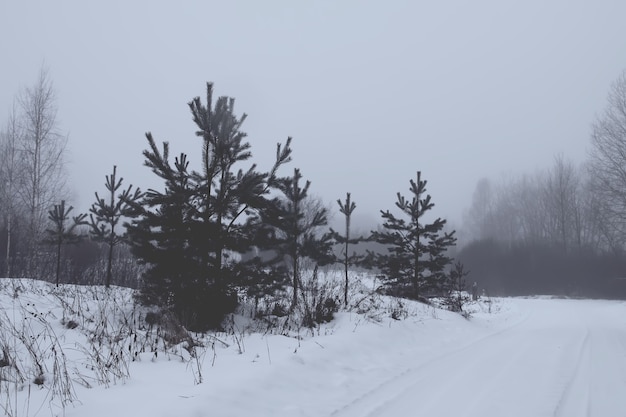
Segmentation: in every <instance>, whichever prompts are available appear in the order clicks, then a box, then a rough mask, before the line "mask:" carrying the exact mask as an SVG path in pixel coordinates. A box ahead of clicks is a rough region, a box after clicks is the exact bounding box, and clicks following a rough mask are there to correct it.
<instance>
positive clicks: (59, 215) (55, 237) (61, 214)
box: [44, 200, 87, 287]
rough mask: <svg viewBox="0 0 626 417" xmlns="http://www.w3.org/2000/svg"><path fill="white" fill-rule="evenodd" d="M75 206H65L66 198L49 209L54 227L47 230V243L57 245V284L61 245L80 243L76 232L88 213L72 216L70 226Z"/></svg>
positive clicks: (45, 240) (49, 217)
mask: <svg viewBox="0 0 626 417" xmlns="http://www.w3.org/2000/svg"><path fill="white" fill-rule="evenodd" d="M73 209H74V207H72V206H69V207H68V208H67V209H66V207H65V200H61V204H55V205H54V208H53V209H52V210H50V211H48V219H49V220H50V221H51V222H52V226H53V227H52V228H49V229H47V230H46V235H47V237H46V239H44V242H45V243H48V244H50V245H54V246H56V286H57V287H58V286H59V276H60V273H61V247H62V246H63V244H67V243H78V241H79V235H77V234H76V233H75V229H76V227H78V226H79V225H82V224H85V218H86V217H87V215H86V214H80V215H78V216H74V217H73V218H72V220H73V222H72V224H70V225H69V226H68V225H67V221H68V220H69V218H70V213H71V212H72V210H73Z"/></svg>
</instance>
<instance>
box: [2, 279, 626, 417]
mask: <svg viewBox="0 0 626 417" xmlns="http://www.w3.org/2000/svg"><path fill="white" fill-rule="evenodd" d="M0 287H1V288H2V291H0V294H1V295H0V303H1V304H0V307H1V309H2V311H1V312H0V313H1V315H0V323H2V329H1V330H2V334H1V337H0V345H1V346H0V348H2V349H8V352H6V353H5V354H4V356H7V355H8V356H10V358H9V359H10V360H9V361H8V362H11V363H12V362H15V361H18V360H21V361H22V362H23V363H22V365H20V366H21V369H26V365H25V363H26V362H28V360H29V359H28V357H29V349H28V348H25V347H23V346H25V345H24V343H26V342H27V341H28V340H35V341H36V343H34V346H37V348H38V349H40V351H41V352H43V353H44V354H43V357H44V358H43V359H44V360H42V367H43V368H44V369H43V374H44V375H43V376H44V378H43V385H36V384H34V383H33V378H34V377H36V376H37V375H35V374H36V373H37V372H36V370H35V371H32V372H33V373H32V374H30V375H25V380H26V382H25V383H22V384H18V383H17V382H15V380H14V379H13V380H11V378H14V376H11V374H10V372H9V370H10V369H12V366H13V365H10V364H7V365H6V366H3V367H0V400H1V401H2V403H1V404H0V405H1V406H2V407H4V409H5V410H8V411H10V412H11V415H16V416H18V415H19V416H35V415H40V416H47V415H51V414H52V415H63V414H64V415H66V416H69V417H74V416H76V417H77V416H92V417H99V416H107V417H108V416H133V417H138V416H150V417H157V416H255V417H258V416H337V417H363V416H400V415H411V416H480V417H489V416H497V417H501V416H525V417H528V416H568V417H571V416H579V415H580V416H582V415H585V416H589V415H591V416H602V417H606V416H624V415H626V303H624V302H620V301H597V300H565V299H550V298H545V297H544V298H529V299H521V298H515V299H494V300H493V303H492V304H491V306H489V305H488V304H486V303H480V304H473V305H472V306H471V309H472V310H473V316H472V318H471V319H470V320H466V319H464V318H463V317H461V316H460V315H458V314H453V313H450V312H447V311H443V310H438V309H434V308H432V307H429V306H425V305H422V304H418V303H410V302H404V307H403V309H404V310H405V312H406V313H407V315H408V316H407V317H406V318H405V319H403V320H394V319H392V318H391V317H390V314H388V312H389V311H390V310H392V309H394V308H395V309H397V307H395V305H394V304H393V303H396V302H395V301H393V300H390V299H383V300H382V301H381V300H379V304H380V305H379V307H381V306H382V309H381V311H380V314H378V315H377V317H376V318H375V319H374V318H372V317H371V316H372V315H371V314H370V317H369V318H368V317H366V316H365V315H362V314H357V313H354V312H353V313H349V312H343V313H339V314H338V315H337V318H336V320H334V321H333V322H331V323H328V324H326V325H321V326H320V327H319V328H318V329H316V330H315V331H310V330H304V329H301V330H300V334H299V337H295V336H298V334H297V333H293V332H292V334H291V335H290V336H283V335H277V334H273V333H272V332H269V333H266V334H262V333H250V332H248V331H245V330H244V329H243V327H241V326H242V325H241V326H235V331H234V332H230V333H221V334H214V335H211V336H210V337H205V338H204V343H205V347H206V349H198V352H199V354H198V355H197V357H196V358H190V357H189V353H188V352H187V350H185V349H184V343H182V344H178V345H174V346H169V347H167V348H166V347H162V348H161V347H159V346H154V344H155V343H162V341H158V338H155V337H153V336H151V335H150V332H151V331H153V330H154V329H152V328H149V327H145V326H141V325H138V324H137V321H138V320H141V319H142V314H143V313H142V312H141V311H136V310H134V309H133V308H132V306H131V303H130V300H131V293H130V291H128V290H125V289H119V288H115V289H112V291H111V292H109V293H107V292H106V291H104V289H102V288H100V289H98V288H81V287H72V286H66V287H63V288H62V289H61V290H56V289H54V287H52V286H50V285H49V284H44V283H40V282H37V281H30V280H28V281H20V283H19V285H18V286H17V289H16V286H15V283H14V282H13V281H9V280H0ZM77 300H78V301H77ZM489 310H491V311H489ZM111 312H113V313H111ZM105 314H106V317H105ZM7 321H8V322H9V323H8V324H7ZM71 321H73V323H71V324H70V322H71ZM131 322H133V323H131ZM124 323H126V324H124ZM74 325H76V326H74ZM125 326H126V327H125ZM132 326H137V330H136V331H135V332H130V333H129V332H128V330H127V329H128V328H130V327H132ZM103 329H106V331H103ZM11 332H14V333H16V334H15V335H13V336H11ZM19 332H22V334H20V333H19ZM104 334H107V335H113V336H112V337H110V338H107V337H104V336H102V335H104ZM16 337H17V338H18V339H19V338H24V341H25V342H24V343H22V344H21V345H20V343H16V341H15V338H16ZM99 339H100V340H99ZM155 341H156V342H155ZM20 346H22V347H20ZM118 348H119V350H120V351H119V352H118V351H117V349H118ZM11 349H14V350H13V351H11ZM31 349H32V347H31ZM61 349H62V350H63V351H64V355H65V357H64V359H65V361H66V365H65V368H64V369H66V370H67V373H68V375H69V377H70V380H71V381H72V383H71V387H70V388H71V389H72V392H73V398H75V399H74V400H73V401H72V402H67V403H66V405H65V409H63V407H62V406H61V400H62V398H63V397H62V395H61V393H62V390H61V389H59V384H60V383H59V382H58V381H59V379H58V378H55V372H58V369H59V363H60V362H61V361H60V360H59V359H58V358H59V354H58V351H59V350H61ZM95 351H98V353H95ZM155 351H156V352H157V353H156V354H155V353H154V352H155ZM20 358H21V359H20ZM55 358H57V359H55ZM116 358H117V359H116ZM0 359H2V358H0ZM102 363H106V364H107V365H108V368H107V367H106V366H105V367H104V368H101V367H100V365H101V364H102ZM55 364H56V365H55ZM55 366H56V368H55ZM101 369H104V371H103V370H101ZM106 372H109V373H108V374H105V373H106ZM23 373H26V371H23ZM200 379H201V380H202V383H197V382H198V381H199V380H200ZM55 381H56V382H55ZM98 382H100V383H102V382H104V385H100V384H99V383H98ZM55 383H56V386H54V384H55ZM87 386H89V387H90V388H88V387H87ZM13 387H18V388H19V391H18V392H17V393H16V392H14V391H13V390H12V389H13ZM61 388H63V386H61ZM55 390H56V391H55ZM55 392H56V393H57V394H56V395H55V394H54V393H55ZM7 413H8V412H7Z"/></svg>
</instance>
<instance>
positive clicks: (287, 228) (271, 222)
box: [261, 168, 334, 310]
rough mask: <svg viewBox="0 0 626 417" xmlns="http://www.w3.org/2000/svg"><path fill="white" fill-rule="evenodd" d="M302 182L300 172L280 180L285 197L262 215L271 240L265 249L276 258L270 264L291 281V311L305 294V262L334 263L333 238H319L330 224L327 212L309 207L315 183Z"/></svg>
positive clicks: (280, 189) (278, 180)
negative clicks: (303, 289)
mask: <svg viewBox="0 0 626 417" xmlns="http://www.w3.org/2000/svg"><path fill="white" fill-rule="evenodd" d="M301 180H302V174H301V173H300V170H299V169H297V168H296V169H294V174H293V176H292V177H283V178H278V179H277V180H276V182H275V187H276V188H277V189H278V190H279V191H280V192H281V193H282V197H276V198H274V199H273V200H272V202H271V204H269V205H268V207H267V208H266V209H265V210H263V211H262V212H261V220H262V223H263V225H264V226H265V227H266V232H267V236H268V238H267V239H266V241H265V242H264V245H265V248H267V249H271V250H272V251H273V252H274V255H275V256H274V257H273V258H272V259H271V260H270V261H269V264H271V265H273V267H274V269H275V273H276V274H278V275H281V276H282V277H284V278H285V281H291V286H292V288H293V295H292V297H293V298H292V302H291V310H293V309H294V308H295V307H296V306H297V304H298V292H300V291H301V290H302V289H301V272H302V270H301V269H302V261H303V259H305V258H309V259H311V260H313V261H314V262H316V263H317V264H319V265H325V264H329V263H331V262H334V257H333V255H332V253H331V248H332V239H331V235H330V234H324V235H323V236H318V234H317V231H318V229H319V228H320V227H322V226H325V225H326V224H327V223H328V219H327V212H326V209H324V208H319V207H315V206H314V205H310V204H307V197H308V190H309V187H310V185H311V182H310V181H306V183H305V184H304V186H301V183H300V181H301Z"/></svg>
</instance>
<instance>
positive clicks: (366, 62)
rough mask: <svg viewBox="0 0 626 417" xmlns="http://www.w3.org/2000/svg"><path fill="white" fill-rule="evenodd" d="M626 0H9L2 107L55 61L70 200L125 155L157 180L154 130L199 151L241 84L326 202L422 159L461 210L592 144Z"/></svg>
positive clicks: (420, 166)
mask: <svg viewBox="0 0 626 417" xmlns="http://www.w3.org/2000/svg"><path fill="white" fill-rule="evenodd" d="M624 16H626V2H625V1H621V0H614V1H610V0H599V1H598V0H594V1H591V0H589V1H575V0H569V1H546V0H537V1H535V0H530V1H529V0H525V1H504V0H494V1H430V2H426V1H415V0H412V1H386V2H383V1H336V0H332V1H310V2H304V1H297V2H296V1H220V2H217V1H195V2H192V1H186V2H185V1H176V2H173V1H172V2H156V1H143V2H140V1H106V2H86V1H74V2H70V1H40V2H35V1H28V0H23V1H9V0H1V1H0V56H1V61H0V62H1V65H0V75H1V76H0V123H2V124H4V122H5V121H6V115H7V114H8V112H9V109H10V106H11V102H12V100H13V97H14V95H15V94H16V93H18V92H19V90H20V89H21V88H23V87H25V86H29V85H32V84H33V83H34V82H35V81H36V79H37V74H38V71H39V69H40V68H41V66H42V63H44V62H45V65H46V66H47V67H48V68H49V70H50V74H51V77H52V79H53V81H54V84H55V87H56V90H57V93H58V108H59V113H58V117H59V122H60V127H61V129H62V130H63V131H64V132H67V133H69V149H68V150H69V153H68V158H69V164H68V170H69V173H70V178H71V184H72V188H73V190H74V192H75V195H74V205H75V206H77V207H78V208H79V209H80V210H85V211H86V210H87V208H88V206H89V205H90V204H91V202H92V201H93V192H94V191H100V192H103V191H104V177H105V175H107V174H109V173H110V171H111V169H112V166H113V165H114V164H116V165H118V172H119V173H120V174H121V175H122V176H124V178H125V182H126V184H128V183H130V182H132V183H133V184H135V185H138V186H141V187H142V188H147V187H150V186H154V185H155V182H154V178H153V174H152V173H151V172H150V171H149V170H148V169H147V168H145V167H143V166H142V163H143V158H142V156H141V151H142V150H143V149H145V147H146V144H147V142H146V140H145V136H144V134H145V132H147V131H151V132H152V133H153V134H154V136H155V138H156V139H157V140H158V141H165V140H166V141H169V142H170V144H171V147H172V151H171V152H172V153H173V154H178V153H180V152H186V153H188V154H189V157H190V159H191V160H192V164H193V163H194V162H195V163H197V162H199V160H200V142H199V139H198V138H196V137H195V136H194V131H195V130H194V125H193V122H192V121H191V116H190V113H189V110H188V107H187V102H188V101H189V100H191V99H192V98H193V97H195V96H204V93H205V83H206V82H207V81H212V82H214V84H215V92H216V94H217V95H228V96H231V97H235V98H236V110H237V111H238V113H243V112H245V113H247V114H248V119H247V121H246V123H245V124H244V129H243V130H245V131H246V132H247V133H248V139H249V142H250V144H251V145H252V150H253V153H254V155H255V161H256V162H257V163H258V164H259V167H260V168H261V169H264V170H266V169H269V167H270V166H271V163H272V158H273V156H274V153H275V147H276V143H277V142H279V141H280V142H282V141H284V140H285V139H286V138H287V136H293V138H294V139H293V141H294V142H293V148H294V154H293V156H294V160H293V162H292V163H291V165H290V166H289V167H287V169H285V170H284V171H283V173H284V174H289V173H291V172H292V170H293V168H294V167H299V168H301V170H302V173H303V175H304V177H305V178H307V179H309V180H311V182H312V186H311V192H312V193H314V194H317V195H319V196H321V197H322V198H323V199H324V200H326V201H327V202H328V204H331V203H332V204H333V208H335V207H336V205H334V201H335V200H336V199H337V198H343V197H344V196H345V193H346V192H347V191H349V192H351V193H352V195H353V199H354V200H355V201H356V203H357V206H358V207H357V209H356V211H355V213H354V214H355V215H356V216H357V218H360V219H361V220H366V219H368V218H369V219H371V220H372V221H374V220H375V221H378V220H379V210H380V209H388V208H389V209H391V208H393V204H394V202H395V194H396V192H398V191H401V192H403V193H405V194H406V192H407V191H408V187H409V183H408V182H409V179H411V178H414V177H415V173H416V171H417V170H421V171H422V175H423V178H425V179H426V180H428V185H429V186H428V188H429V189H428V191H429V193H430V194H431V195H432V197H433V201H434V203H435V204H436V207H435V211H436V214H437V215H439V216H442V217H448V218H449V219H450V220H451V221H452V222H453V223H454V224H456V225H459V224H460V221H461V214H462V212H463V210H464V209H465V208H466V207H468V205H469V203H470V199H471V195H472V192H473V190H474V186H475V184H476V182H477V181H478V180H479V179H480V178H482V177H490V178H497V177H498V176H501V175H505V174H512V175H515V174H519V173H523V172H532V171H535V170H539V169H544V168H547V167H548V166H549V165H550V164H551V163H552V160H553V157H554V155H555V154H559V153H562V154H563V155H564V156H566V157H568V158H570V159H572V160H573V161H575V162H580V161H582V160H583V159H584V158H585V155H586V152H587V148H588V143H589V133H590V124H591V123H592V122H593V120H594V118H595V115H596V114H598V113H600V112H601V111H602V109H603V108H604V105H605V101H606V95H607V91H608V88H609V85H610V83H611V82H612V81H613V80H614V79H615V78H616V77H617V76H618V75H619V74H620V72H621V71H622V70H623V69H624V68H626V25H625V24H624Z"/></svg>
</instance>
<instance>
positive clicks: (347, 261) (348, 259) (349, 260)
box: [331, 193, 363, 306]
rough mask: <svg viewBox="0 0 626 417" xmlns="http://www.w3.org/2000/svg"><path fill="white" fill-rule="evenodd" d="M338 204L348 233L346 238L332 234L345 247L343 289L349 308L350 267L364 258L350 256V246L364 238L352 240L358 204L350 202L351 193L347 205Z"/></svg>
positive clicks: (355, 255)
mask: <svg viewBox="0 0 626 417" xmlns="http://www.w3.org/2000/svg"><path fill="white" fill-rule="evenodd" d="M337 204H338V205H339V212H340V213H342V214H343V215H344V216H345V218H346V233H345V236H342V235H340V234H339V233H337V232H335V231H334V230H332V229H331V233H332V235H333V238H334V239H335V241H336V242H337V243H339V244H341V245H343V246H344V249H343V260H342V262H343V266H344V272H345V284H344V288H343V298H344V303H345V305H346V306H347V305H348V286H349V280H348V270H349V267H350V265H352V264H355V263H358V262H360V260H361V259H362V258H363V257H362V256H360V255H357V254H356V252H354V253H353V254H352V255H350V252H349V248H350V245H356V244H358V243H359V242H361V241H363V238H362V237H358V238H350V218H351V216H352V212H353V211H354V210H355V209H356V204H355V203H354V202H353V201H351V200H350V193H346V201H345V203H344V202H342V201H341V200H337Z"/></svg>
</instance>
